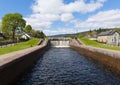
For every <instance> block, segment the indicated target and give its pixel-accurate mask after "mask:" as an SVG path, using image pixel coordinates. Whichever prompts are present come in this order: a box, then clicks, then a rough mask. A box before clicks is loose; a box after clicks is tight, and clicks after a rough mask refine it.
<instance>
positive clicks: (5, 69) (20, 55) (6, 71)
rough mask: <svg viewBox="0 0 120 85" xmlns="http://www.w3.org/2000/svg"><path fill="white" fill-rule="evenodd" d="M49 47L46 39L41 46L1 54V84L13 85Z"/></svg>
mask: <svg viewBox="0 0 120 85" xmlns="http://www.w3.org/2000/svg"><path fill="white" fill-rule="evenodd" d="M48 48H49V43H48V41H44V42H43V43H42V44H41V45H39V46H36V47H32V48H28V49H25V50H21V51H16V52H13V53H9V54H5V55H2V56H0V85H13V84H14V83H15V82H16V81H17V80H18V78H19V77H20V76H21V74H23V73H24V72H25V71H26V70H27V69H28V68H29V67H31V66H32V65H33V64H34V63H35V62H36V61H37V60H38V59H39V58H40V57H41V56H42V55H43V54H44V52H45V51H46V50H48Z"/></svg>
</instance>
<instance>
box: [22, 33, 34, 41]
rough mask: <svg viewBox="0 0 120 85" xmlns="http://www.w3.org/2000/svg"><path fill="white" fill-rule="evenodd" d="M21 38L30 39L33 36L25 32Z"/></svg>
mask: <svg viewBox="0 0 120 85" xmlns="http://www.w3.org/2000/svg"><path fill="white" fill-rule="evenodd" d="M20 38H22V39H25V40H29V39H31V38H32V37H31V36H30V35H29V34H27V33H23V34H22V35H21V37H20Z"/></svg>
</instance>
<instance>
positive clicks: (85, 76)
mask: <svg viewBox="0 0 120 85" xmlns="http://www.w3.org/2000/svg"><path fill="white" fill-rule="evenodd" d="M18 85H120V79H118V78H116V77H114V76H113V75H112V74H110V72H109V71H107V70H105V69H104V68H102V66H100V65H97V64H95V63H94V62H92V61H91V60H89V59H87V58H86V57H84V56H82V55H80V54H79V53H77V52H76V51H74V50H72V49H70V48H51V49H50V50H49V51H48V52H46V53H45V54H44V56H43V57H42V58H40V59H39V60H38V62H37V63H36V65H35V66H34V67H33V69H32V70H31V71H30V72H28V73H27V74H26V75H24V76H23V78H22V79H21V80H20V82H19V84H18Z"/></svg>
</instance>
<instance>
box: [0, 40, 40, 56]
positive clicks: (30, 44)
mask: <svg viewBox="0 0 120 85" xmlns="http://www.w3.org/2000/svg"><path fill="white" fill-rule="evenodd" d="M39 41H40V39H37V38H33V39H31V40H29V41H26V42H22V43H18V44H15V45H14V46H9V47H4V48H0V55H2V54H6V53H10V52H13V51H18V50H22V49H26V48H30V47H33V46H36V45H37V44H38V43H39Z"/></svg>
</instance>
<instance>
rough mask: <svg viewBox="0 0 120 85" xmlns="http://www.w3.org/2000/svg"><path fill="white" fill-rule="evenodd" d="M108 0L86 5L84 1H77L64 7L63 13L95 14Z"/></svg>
mask: <svg viewBox="0 0 120 85" xmlns="http://www.w3.org/2000/svg"><path fill="white" fill-rule="evenodd" d="M105 1H106V0H97V1H96V2H94V1H93V0H92V1H91V2H90V3H85V1H84V0H76V1H75V2H72V3H70V4H67V5H63V6H62V8H61V9H62V11H63V12H70V13H73V12H81V13H86V12H93V11H95V10H96V9H99V8H101V7H102V6H103V3H104V2H105Z"/></svg>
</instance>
